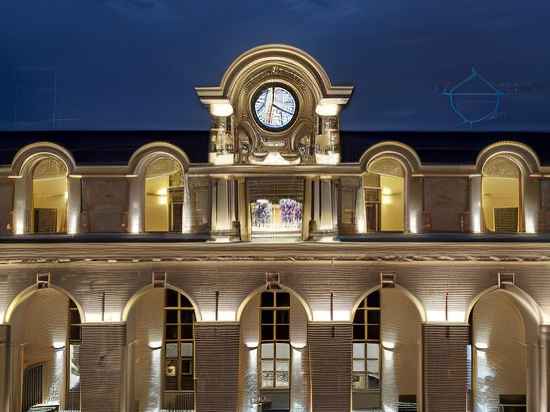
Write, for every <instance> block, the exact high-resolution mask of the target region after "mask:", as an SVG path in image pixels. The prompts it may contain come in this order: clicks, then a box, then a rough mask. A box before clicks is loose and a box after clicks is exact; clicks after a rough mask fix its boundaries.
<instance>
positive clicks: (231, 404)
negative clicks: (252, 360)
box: [195, 322, 240, 412]
mask: <svg viewBox="0 0 550 412" xmlns="http://www.w3.org/2000/svg"><path fill="white" fill-rule="evenodd" d="M195 334H196V335H195V357H196V359H195V365H196V375H195V379H196V385H195V389H196V400H195V411H196V412H210V411H216V412H235V411H237V410H238V397H239V396H238V395H239V345H240V325H239V324H238V323H237V322H224V323H221V322H220V323H217V322H208V323H205V322H199V323H197V324H196V325H195Z"/></svg>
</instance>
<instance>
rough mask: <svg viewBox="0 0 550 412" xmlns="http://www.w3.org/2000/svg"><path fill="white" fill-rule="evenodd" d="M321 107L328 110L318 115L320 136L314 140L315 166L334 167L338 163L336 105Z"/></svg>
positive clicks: (338, 128) (338, 145)
mask: <svg viewBox="0 0 550 412" xmlns="http://www.w3.org/2000/svg"><path fill="white" fill-rule="evenodd" d="M323 106H325V107H327V108H328V109H330V110H327V111H326V112H325V113H324V114H320V116H319V121H320V123H321V134H319V135H317V137H316V138H315V162H316V163H317V164H325V165H327V164H328V165H336V164H338V163H340V127H339V122H338V116H337V113H338V105H335V104H331V105H323ZM329 106H330V107H329ZM318 107H319V106H318ZM323 111H324V110H323ZM317 114H319V110H317ZM325 114H326V115H325Z"/></svg>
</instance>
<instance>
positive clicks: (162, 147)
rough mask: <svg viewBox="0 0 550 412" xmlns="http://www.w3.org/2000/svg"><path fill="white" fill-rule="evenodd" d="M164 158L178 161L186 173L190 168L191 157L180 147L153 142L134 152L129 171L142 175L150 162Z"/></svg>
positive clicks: (129, 163)
mask: <svg viewBox="0 0 550 412" xmlns="http://www.w3.org/2000/svg"><path fill="white" fill-rule="evenodd" d="M162 156H168V157H171V158H173V159H175V160H177V161H178V162H179V163H180V164H181V167H182V169H183V170H184V171H187V169H188V168H189V163H190V161H189V157H187V154H186V153H185V152H184V151H183V150H181V149H180V148H179V147H177V146H174V145H173V144H170V143H166V142H153V143H149V144H146V145H144V146H142V147H140V148H139V149H138V150H136V151H135V152H134V154H133V155H132V157H131V158H130V161H129V162H128V170H129V171H130V172H131V173H133V174H136V175H141V174H142V173H143V172H144V170H145V168H146V167H147V165H148V164H149V163H150V162H152V161H153V160H155V159H157V158H159V157H162Z"/></svg>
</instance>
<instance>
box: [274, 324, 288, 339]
mask: <svg viewBox="0 0 550 412" xmlns="http://www.w3.org/2000/svg"><path fill="white" fill-rule="evenodd" d="M275 328H276V330H277V339H279V340H288V339H289V336H290V335H289V327H288V325H277V326H276V327H275Z"/></svg>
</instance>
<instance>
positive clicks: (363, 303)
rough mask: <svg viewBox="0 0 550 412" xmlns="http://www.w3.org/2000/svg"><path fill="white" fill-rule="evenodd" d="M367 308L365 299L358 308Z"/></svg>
mask: <svg viewBox="0 0 550 412" xmlns="http://www.w3.org/2000/svg"><path fill="white" fill-rule="evenodd" d="M364 307H365V299H363V300H362V301H361V303H360V304H359V306H358V308H364Z"/></svg>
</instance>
